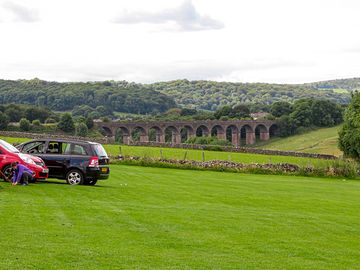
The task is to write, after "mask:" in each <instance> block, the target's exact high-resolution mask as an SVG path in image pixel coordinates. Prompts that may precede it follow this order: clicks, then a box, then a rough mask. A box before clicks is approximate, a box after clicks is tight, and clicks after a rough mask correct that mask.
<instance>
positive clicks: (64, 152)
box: [18, 139, 110, 185]
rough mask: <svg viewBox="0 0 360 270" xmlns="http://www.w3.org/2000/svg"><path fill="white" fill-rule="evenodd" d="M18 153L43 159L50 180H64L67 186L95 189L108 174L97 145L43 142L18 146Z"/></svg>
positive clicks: (89, 143) (106, 157)
mask: <svg viewBox="0 0 360 270" xmlns="http://www.w3.org/2000/svg"><path fill="white" fill-rule="evenodd" d="M18 149H19V150H20V151H21V152H23V153H27V154H31V155H35V156H37V157H40V158H41V159H43V160H44V162H45V164H46V166H47V167H48V168H49V177H52V178H58V179H65V180H66V181H67V182H68V184H70V185H78V184H85V185H95V184H96V183H97V181H98V180H102V179H107V178H108V177H109V174H110V169H109V158H108V155H107V153H106V151H105V149H104V147H103V146H102V145H101V144H99V143H95V142H86V141H73V140H64V139H58V140H57V139H46V140H33V141H30V142H26V143H23V144H20V145H19V146H18Z"/></svg>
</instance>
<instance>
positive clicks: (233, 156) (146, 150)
mask: <svg viewBox="0 0 360 270" xmlns="http://www.w3.org/2000/svg"><path fill="white" fill-rule="evenodd" d="M0 138H1V139H3V140H6V141H8V142H10V143H21V142H24V141H28V140H29V139H24V138H11V137H0ZM104 147H105V149H106V151H107V153H108V154H109V155H111V156H118V155H119V154H120V153H121V154H122V155H127V156H141V157H161V156H162V157H163V158H168V159H184V157H185V152H187V154H186V159H188V160H202V158H203V151H201V150H192V149H189V150H185V149H178V148H159V147H143V146H127V145H122V146H121V147H120V145H104ZM204 158H205V160H215V159H217V160H229V161H234V162H241V163H247V164H248V163H292V164H298V165H301V166H302V165H303V166H305V165H317V166H327V165H328V163H329V161H327V160H321V159H315V158H303V157H291V156H276V155H273V156H272V155H259V154H248V153H231V152H219V151H204Z"/></svg>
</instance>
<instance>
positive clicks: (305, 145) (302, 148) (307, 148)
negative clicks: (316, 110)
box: [256, 126, 342, 156]
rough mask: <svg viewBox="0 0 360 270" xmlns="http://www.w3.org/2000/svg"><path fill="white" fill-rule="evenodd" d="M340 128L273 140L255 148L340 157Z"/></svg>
mask: <svg viewBox="0 0 360 270" xmlns="http://www.w3.org/2000/svg"><path fill="white" fill-rule="evenodd" d="M340 127H341V126H337V127H332V128H321V129H318V130H315V131H310V132H308V133H305V134H300V135H295V136H291V137H288V138H275V139H273V140H271V141H269V142H268V143H260V144H258V145H257V146H256V147H258V148H262V149H274V150H290V151H298V152H305V153H321V154H329V155H335V156H340V155H342V152H341V151H340V149H339V148H338V146H337V144H338V132H339V130H340Z"/></svg>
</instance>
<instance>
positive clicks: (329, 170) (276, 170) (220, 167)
mask: <svg viewBox="0 0 360 270" xmlns="http://www.w3.org/2000/svg"><path fill="white" fill-rule="evenodd" d="M111 163H112V164H122V165H135V166H146V167H159V168H174V169H189V170H211V171H223V172H240V173H256V174H275V175H297V176H312V177H335V178H340V177H341V178H348V179H358V178H359V177H360V167H359V165H358V164H357V163H356V162H353V161H348V160H335V161H329V164H328V166H325V167H315V166H310V165H308V166H299V165H295V164H290V163H277V164H273V163H268V164H258V163H252V164H243V163H237V162H231V161H223V160H211V161H205V162H201V161H192V160H174V159H161V158H149V157H124V156H119V158H118V159H113V160H112V161H111Z"/></svg>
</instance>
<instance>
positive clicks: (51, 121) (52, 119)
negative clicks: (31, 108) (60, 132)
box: [45, 117, 56, 124]
mask: <svg viewBox="0 0 360 270" xmlns="http://www.w3.org/2000/svg"><path fill="white" fill-rule="evenodd" d="M54 123H56V120H55V119H54V118H51V117H49V118H48V119H46V120H45V124H54Z"/></svg>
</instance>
